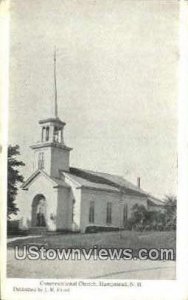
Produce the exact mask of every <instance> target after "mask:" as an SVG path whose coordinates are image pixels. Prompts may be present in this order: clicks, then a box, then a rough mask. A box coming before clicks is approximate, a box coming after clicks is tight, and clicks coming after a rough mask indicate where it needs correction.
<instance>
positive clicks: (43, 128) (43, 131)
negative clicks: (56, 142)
mask: <svg viewBox="0 0 188 300" xmlns="http://www.w3.org/2000/svg"><path fill="white" fill-rule="evenodd" d="M45 129H46V128H45V127H42V142H43V141H44V134H45Z"/></svg>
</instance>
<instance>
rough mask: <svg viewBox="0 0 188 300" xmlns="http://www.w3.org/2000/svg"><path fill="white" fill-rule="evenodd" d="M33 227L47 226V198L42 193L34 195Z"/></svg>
mask: <svg viewBox="0 0 188 300" xmlns="http://www.w3.org/2000/svg"><path fill="white" fill-rule="evenodd" d="M31 224H32V227H46V225H47V224H46V198H45V197H44V196H43V195H42V194H38V195H36V196H35V197H34V199H33V202H32V222H31Z"/></svg>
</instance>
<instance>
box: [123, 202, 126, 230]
mask: <svg viewBox="0 0 188 300" xmlns="http://www.w3.org/2000/svg"><path fill="white" fill-rule="evenodd" d="M126 225H127V204H125V205H124V207H123V227H125V226H126Z"/></svg>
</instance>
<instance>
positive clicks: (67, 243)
mask: <svg viewBox="0 0 188 300" xmlns="http://www.w3.org/2000/svg"><path fill="white" fill-rule="evenodd" d="M16 245H17V246H19V247H22V246H24V245H39V246H42V245H44V246H45V248H46V249H47V248H53V249H57V248H85V249H89V248H92V247H93V246H97V247H98V248H132V249H133V250H134V251H136V252H137V251H138V249H141V248H146V249H151V248H156V249H161V248H168V249H169V248H172V249H174V253H175V250H176V233H175V231H167V232H156V231H155V232H151V231H150V232H134V231H120V232H117V231H116V232H103V233H88V234H60V233H59V234H58V233H53V234H52V233H45V234H44V235H43V236H38V237H31V236H28V237H25V238H24V239H19V237H18V238H17V239H16V240H14V241H10V242H8V248H12V247H15V246H16Z"/></svg>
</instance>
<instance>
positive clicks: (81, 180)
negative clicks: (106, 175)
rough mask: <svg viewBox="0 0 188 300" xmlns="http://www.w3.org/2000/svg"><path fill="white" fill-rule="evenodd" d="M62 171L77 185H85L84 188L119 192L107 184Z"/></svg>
mask: <svg viewBox="0 0 188 300" xmlns="http://www.w3.org/2000/svg"><path fill="white" fill-rule="evenodd" d="M64 173H65V174H67V175H68V177H69V178H70V179H72V180H73V181H74V182H76V183H77V184H78V185H79V187H85V188H89V189H96V190H103V191H110V192H119V189H118V188H115V187H113V186H111V185H109V184H105V183H100V182H93V181H91V180H88V179H86V178H83V177H80V176H77V175H75V174H72V173H71V172H64Z"/></svg>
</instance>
